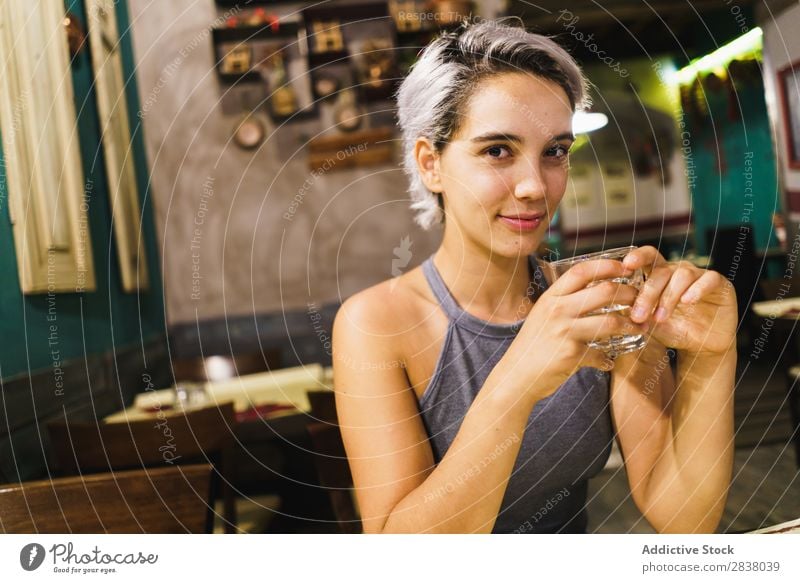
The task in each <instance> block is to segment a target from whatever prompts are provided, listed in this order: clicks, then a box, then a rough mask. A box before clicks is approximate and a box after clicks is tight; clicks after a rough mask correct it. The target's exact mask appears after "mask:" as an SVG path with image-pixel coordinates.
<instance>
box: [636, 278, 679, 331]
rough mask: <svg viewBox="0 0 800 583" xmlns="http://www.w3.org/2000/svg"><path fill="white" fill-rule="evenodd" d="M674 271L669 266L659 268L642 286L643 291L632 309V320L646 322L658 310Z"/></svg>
mask: <svg viewBox="0 0 800 583" xmlns="http://www.w3.org/2000/svg"><path fill="white" fill-rule="evenodd" d="M671 277H672V269H671V268H670V267H669V266H664V267H657V268H656V269H654V270H653V271H652V272H651V273H650V276H649V277H648V278H647V280H646V281H645V282H644V283H643V284H642V289H641V290H640V291H639V295H638V296H637V298H636V302H635V303H634V304H633V308H632V309H631V320H633V321H634V322H644V321H645V320H646V319H647V318H649V317H650V315H651V314H652V313H653V310H655V309H656V306H658V303H659V301H660V299H661V294H662V292H663V291H664V289H665V288H666V287H667V284H669V280H670V278H671Z"/></svg>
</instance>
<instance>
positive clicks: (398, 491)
mask: <svg viewBox="0 0 800 583" xmlns="http://www.w3.org/2000/svg"><path fill="white" fill-rule="evenodd" d="M592 263H594V265H589V263H586V264H582V265H580V266H577V268H573V269H571V270H570V272H569V273H568V274H565V275H564V276H562V277H561V278H560V279H559V280H558V281H557V282H556V284H555V285H553V286H552V287H551V288H550V289H549V290H548V291H547V292H545V293H544V294H543V295H542V296H541V297H540V298H539V299H538V300H537V301H536V303H535V304H534V307H533V309H532V310H531V312H530V314H529V315H528V318H527V319H526V321H525V323H524V324H523V326H522V327H521V328H520V332H519V333H518V335H517V337H516V338H515V339H514V341H513V342H512V343H511V345H510V346H509V348H508V350H507V351H506V353H505V354H504V355H503V357H502V358H501V360H500V362H498V364H497V365H496V366H495V368H494V369H493V370H492V371H491V373H490V374H489V376H488V377H487V380H486V382H485V383H484V385H483V387H482V388H481V389H480V391H479V393H478V396H477V397H476V398H475V400H474V401H473V403H472V405H471V406H470V408H469V410H468V412H467V414H466V415H465V417H464V420H463V422H462V423H461V425H460V428H459V430H458V433H457V434H456V437H455V439H454V441H453V443H452V444H451V446H450V448H449V449H448V450H447V452H446V453H445V455H444V457H443V459H442V460H441V461H440V462H439V464H438V465H437V466H434V461H433V455H432V452H431V448H430V445H429V442H428V436H427V433H426V431H425V428H424V426H423V423H422V420H421V418H420V415H419V409H418V405H417V401H416V396H415V394H414V392H413V390H412V389H411V387H410V386H409V381H408V379H407V377H406V374H405V371H404V370H403V368H402V366H401V363H402V362H403V360H402V359H403V356H402V355H401V354H400V353H399V350H398V349H397V341H396V339H397V338H399V330H400V329H401V327H402V326H408V325H409V324H410V323H409V322H397V321H396V320H397V318H396V316H395V315H393V314H389V313H388V311H387V306H390V305H392V304H393V303H394V302H396V301H397V297H396V295H395V296H392V295H391V293H390V292H381V288H380V286H378V288H372V289H371V290H367V292H361V293H360V294H356V295H355V296H353V297H352V298H350V299H348V300H347V301H346V302H344V304H343V305H342V307H341V308H340V310H339V312H338V313H337V315H336V319H335V321H334V327H333V368H334V386H335V389H336V407H337V411H338V415H339V423H340V426H341V431H342V437H343V439H344V443H345V448H346V451H347V457H348V460H349V462H350V467H351V469H352V473H353V481H354V484H355V488H356V492H357V496H358V501H359V507H360V509H361V513H362V523H363V525H364V531H365V532H369V533H376V532H450V533H481V532H491V530H492V529H493V526H494V523H495V521H496V519H497V513H498V512H499V510H500V505H501V502H502V500H503V495H504V494H505V489H506V485H507V483H508V479H509V477H510V475H511V470H512V469H513V467H514V462H515V460H516V458H517V454H518V452H519V447H520V445H521V442H522V437H523V433H524V430H525V426H526V423H527V422H528V418H529V416H530V412H531V410H532V409H533V407H534V405H535V404H536V403H537V402H538V401H539V400H540V399H542V398H544V397H547V396H548V395H550V394H552V393H553V392H555V391H556V390H557V389H558V387H559V386H560V385H561V384H562V383H563V381H564V380H566V379H567V378H568V377H569V376H570V375H571V374H572V373H574V372H575V371H576V370H577V369H578V368H580V367H582V366H594V367H597V368H601V367H603V366H604V365H605V364H606V361H605V358H604V356H603V355H602V353H600V352H598V351H595V350H590V349H587V347H586V342H587V341H588V340H591V339H594V338H606V337H608V336H611V335H616V334H621V333H623V331H627V332H630V330H631V322H630V320H629V319H628V318H625V317H623V316H621V315H619V314H605V315H602V316H591V317H581V316H583V315H584V314H586V313H589V312H592V311H593V310H596V309H598V308H599V307H602V306H604V305H608V304H610V303H612V302H614V301H627V302H632V301H633V299H634V298H635V294H636V290H634V289H633V288H631V287H630V286H625V285H622V284H617V283H611V282H605V283H602V284H599V285H596V286H594V287H591V288H588V289H586V287H587V285H588V283H590V282H591V281H592V280H594V279H610V278H614V277H620V276H621V275H623V273H626V272H625V270H624V268H623V267H622V265H621V263H620V262H618V261H598V262H592ZM634 328H638V326H636V325H634ZM643 329H644V328H643V327H642V330H643ZM542 346H546V347H548V350H541V347H542ZM453 422H454V423H457V422H458V420H456V419H454V420H453Z"/></svg>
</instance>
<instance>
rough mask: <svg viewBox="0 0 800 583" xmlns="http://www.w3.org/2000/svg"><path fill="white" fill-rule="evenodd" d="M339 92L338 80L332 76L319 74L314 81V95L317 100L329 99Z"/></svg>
mask: <svg viewBox="0 0 800 583" xmlns="http://www.w3.org/2000/svg"><path fill="white" fill-rule="evenodd" d="M338 90H339V80H338V79H337V78H336V77H334V76H333V75H328V74H326V73H320V74H319V75H318V76H317V78H316V79H315V80H314V93H315V95H316V96H317V97H318V98H319V99H325V98H327V97H330V96H331V95H333V94H334V93H336V91H338Z"/></svg>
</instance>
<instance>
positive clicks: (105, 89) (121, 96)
mask: <svg viewBox="0 0 800 583" xmlns="http://www.w3.org/2000/svg"><path fill="white" fill-rule="evenodd" d="M116 4H117V2H116V0H86V10H87V13H88V15H89V39H90V41H91V43H90V47H91V53H92V68H93V70H94V79H95V88H96V92H97V109H98V112H99V114H100V128H101V130H102V139H103V154H104V158H105V167H106V174H107V175H108V195H109V199H110V202H111V214H112V218H113V221H114V239H115V241H116V244H117V258H118V259H119V265H120V272H121V277H122V289H123V290H124V291H125V292H129V293H130V292H135V291H138V290H143V289H147V288H148V285H149V282H148V273H147V259H146V256H145V249H144V237H143V236H142V224H141V207H140V205H139V188H138V186H137V183H136V168H135V167H134V161H133V152H132V147H131V130H130V122H129V118H128V104H127V101H126V98H125V75H124V73H123V70H122V57H121V55H120V51H119V42H120V41H119V33H118V31H117V18H116V12H115V8H114V7H115V5H116Z"/></svg>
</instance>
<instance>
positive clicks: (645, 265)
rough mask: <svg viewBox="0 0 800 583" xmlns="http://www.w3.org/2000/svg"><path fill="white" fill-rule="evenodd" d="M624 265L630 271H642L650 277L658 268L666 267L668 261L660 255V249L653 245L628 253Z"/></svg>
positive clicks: (623, 261)
mask: <svg viewBox="0 0 800 583" xmlns="http://www.w3.org/2000/svg"><path fill="white" fill-rule="evenodd" d="M622 263H623V264H624V265H625V267H627V268H628V269H631V270H636V269H641V270H643V271H644V273H645V275H649V274H650V273H651V272H652V271H653V270H654V269H656V268H657V267H660V266H662V265H666V263H667V260H666V259H664V256H663V255H661V253H659V251H658V249H656V248H655V247H653V246H651V245H646V246H644V247H639V248H637V249H634V250H633V251H631V252H630V253H628V254H627V255H626V256H625V259H623V260H622Z"/></svg>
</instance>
